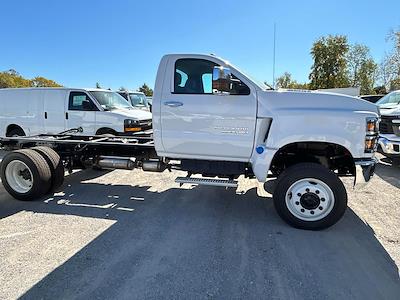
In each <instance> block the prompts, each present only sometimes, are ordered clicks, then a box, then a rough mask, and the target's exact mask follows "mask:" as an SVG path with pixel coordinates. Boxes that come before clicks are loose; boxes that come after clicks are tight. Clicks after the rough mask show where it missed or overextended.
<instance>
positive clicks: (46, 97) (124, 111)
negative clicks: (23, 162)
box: [0, 88, 152, 137]
mask: <svg viewBox="0 0 400 300" xmlns="http://www.w3.org/2000/svg"><path fill="white" fill-rule="evenodd" d="M151 118H152V116H151V114H150V113H149V112H147V111H143V110H140V109H136V108H134V107H132V105H130V104H129V103H128V102H127V101H126V100H125V99H124V98H123V97H121V96H120V95H119V94H117V93H115V92H112V91H109V90H102V89H71V88H22V89H0V136H3V137H4V136H24V135H35V134H41V133H49V134H56V133H60V132H63V131H65V130H69V129H71V128H78V127H82V129H83V132H81V133H80V134H82V135H100V134H114V135H130V134H132V133H135V132H139V131H146V130H149V129H151V127H152V119H151Z"/></svg>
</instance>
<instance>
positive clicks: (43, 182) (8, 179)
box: [0, 149, 51, 201]
mask: <svg viewBox="0 0 400 300" xmlns="http://www.w3.org/2000/svg"><path fill="white" fill-rule="evenodd" d="M0 177H1V181H2V183H3V185H4V188H5V189H6V191H7V192H8V193H9V194H10V195H11V196H13V197H14V198H15V199H18V200H25V201H26V200H34V199H37V198H39V197H41V196H43V195H45V194H46V193H47V192H48V191H49V190H50V187H51V170H50V167H49V165H48V164H47V162H46V160H45V159H44V158H43V157H42V156H41V155H40V154H39V153H37V152H36V151H34V150H30V149H24V150H17V151H13V152H10V153H8V154H7V155H6V156H4V159H3V161H2V163H1V166H0Z"/></svg>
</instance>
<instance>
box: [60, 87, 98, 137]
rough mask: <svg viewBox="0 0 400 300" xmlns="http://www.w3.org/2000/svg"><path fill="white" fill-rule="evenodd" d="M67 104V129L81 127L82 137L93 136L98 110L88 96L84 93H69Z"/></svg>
mask: <svg viewBox="0 0 400 300" xmlns="http://www.w3.org/2000/svg"><path fill="white" fill-rule="evenodd" d="M67 104H68V107H67V111H66V114H65V119H66V124H67V126H66V127H67V129H72V128H78V127H82V129H83V132H82V133H81V134H82V135H94V134H95V133H96V111H98V108H97V106H96V105H95V104H94V102H93V100H92V99H91V98H90V96H89V95H88V94H87V93H86V92H84V91H71V92H70V93H69V97H68V102H67Z"/></svg>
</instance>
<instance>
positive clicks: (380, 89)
mask: <svg viewBox="0 0 400 300" xmlns="http://www.w3.org/2000/svg"><path fill="white" fill-rule="evenodd" d="M374 93H375V94H386V87H385V86H384V85H379V86H376V87H374Z"/></svg>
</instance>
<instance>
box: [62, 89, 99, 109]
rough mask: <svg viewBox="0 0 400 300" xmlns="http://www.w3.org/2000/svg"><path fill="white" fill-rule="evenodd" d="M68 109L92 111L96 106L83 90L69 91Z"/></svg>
mask: <svg viewBox="0 0 400 300" xmlns="http://www.w3.org/2000/svg"><path fill="white" fill-rule="evenodd" d="M68 109H69V110H83V111H94V110H97V108H96V106H95V105H94V103H93V102H92V100H91V99H90V98H89V96H88V95H87V94H86V93H84V92H70V93H69V103H68Z"/></svg>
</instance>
